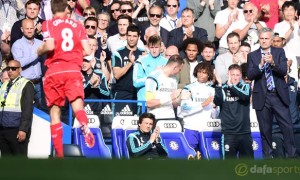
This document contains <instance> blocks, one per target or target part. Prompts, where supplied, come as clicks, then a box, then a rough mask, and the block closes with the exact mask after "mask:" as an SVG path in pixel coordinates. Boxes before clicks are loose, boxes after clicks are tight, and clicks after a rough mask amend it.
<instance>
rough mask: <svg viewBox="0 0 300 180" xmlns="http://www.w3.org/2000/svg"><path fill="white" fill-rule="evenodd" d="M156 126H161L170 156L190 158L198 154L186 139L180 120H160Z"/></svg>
mask: <svg viewBox="0 0 300 180" xmlns="http://www.w3.org/2000/svg"><path fill="white" fill-rule="evenodd" d="M156 126H159V127H160V136H161V138H162V141H163V143H164V145H165V147H166V148H167V150H168V158H170V159H188V158H190V157H195V156H196V152H195V150H194V149H193V148H192V147H190V146H189V144H188V142H187V140H186V139H185V137H184V134H183V132H182V126H181V124H180V122H179V121H178V120H158V121H157V123H156Z"/></svg>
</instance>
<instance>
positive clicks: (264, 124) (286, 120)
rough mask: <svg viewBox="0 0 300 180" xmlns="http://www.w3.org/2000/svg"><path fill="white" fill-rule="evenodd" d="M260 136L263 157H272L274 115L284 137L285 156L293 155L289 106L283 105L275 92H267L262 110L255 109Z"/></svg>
mask: <svg viewBox="0 0 300 180" xmlns="http://www.w3.org/2000/svg"><path fill="white" fill-rule="evenodd" d="M256 116H257V120H258V123H259V130H260V135H261V138H262V149H263V155H264V158H272V157H273V156H272V154H273V148H272V121H273V116H275V118H276V120H277V122H278V125H279V127H280V129H281V132H282V135H283V139H284V141H283V142H284V149H285V151H286V153H287V157H291V158H292V157H295V153H296V148H295V138H294V133H293V127H292V120H291V115H290V111H289V107H288V106H285V104H283V102H282V101H281V99H280V97H279V95H278V94H277V93H276V92H267V96H266V101H265V105H264V107H263V109H262V110H256Z"/></svg>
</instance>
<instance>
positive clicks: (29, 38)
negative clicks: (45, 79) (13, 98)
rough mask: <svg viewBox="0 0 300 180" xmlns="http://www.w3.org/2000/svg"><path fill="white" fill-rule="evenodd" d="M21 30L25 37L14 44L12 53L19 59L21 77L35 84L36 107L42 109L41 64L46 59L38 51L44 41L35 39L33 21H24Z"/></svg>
mask: <svg viewBox="0 0 300 180" xmlns="http://www.w3.org/2000/svg"><path fill="white" fill-rule="evenodd" d="M21 30H22V32H23V37H22V38H21V39H18V40H17V41H16V42H15V43H14V44H13V46H12V49H11V52H12V55H13V57H14V59H18V61H19V62H20V64H21V67H22V72H21V75H22V76H23V77H25V78H26V79H28V80H30V81H31V82H32V83H33V84H34V105H35V107H37V108H40V107H41V99H42V92H41V91H42V69H41V64H43V63H44V60H45V58H44V57H41V56H38V54H37V50H38V48H39V47H40V46H41V45H42V44H43V41H41V40H39V39H36V38H34V24H33V21H32V20H31V19H24V20H23V21H22V27H21Z"/></svg>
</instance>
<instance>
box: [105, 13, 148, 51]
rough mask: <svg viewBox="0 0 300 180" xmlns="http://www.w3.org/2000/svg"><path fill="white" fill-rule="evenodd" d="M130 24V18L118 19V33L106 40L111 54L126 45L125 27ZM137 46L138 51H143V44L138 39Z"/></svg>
mask: <svg viewBox="0 0 300 180" xmlns="http://www.w3.org/2000/svg"><path fill="white" fill-rule="evenodd" d="M131 24H132V18H131V17H130V16H127V15H121V16H119V17H118V30H119V33H118V34H116V35H114V36H110V37H109V38H108V39H107V46H108V49H109V50H110V51H111V52H114V51H116V50H118V49H120V48H123V47H124V46H125V44H127V37H126V30H127V27H128V26H129V25H131ZM137 46H138V48H139V49H144V44H143V42H142V41H141V40H140V39H139V40H138V45H137Z"/></svg>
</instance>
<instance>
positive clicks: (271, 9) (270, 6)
mask: <svg viewBox="0 0 300 180" xmlns="http://www.w3.org/2000/svg"><path fill="white" fill-rule="evenodd" d="M279 1H280V0H250V2H251V3H253V4H254V5H255V6H256V7H257V8H258V12H261V17H260V20H261V21H264V22H265V23H266V24H267V27H269V28H271V29H273V28H274V25H275V24H276V23H278V21H279V8H280V7H279V5H278V2H279Z"/></svg>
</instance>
